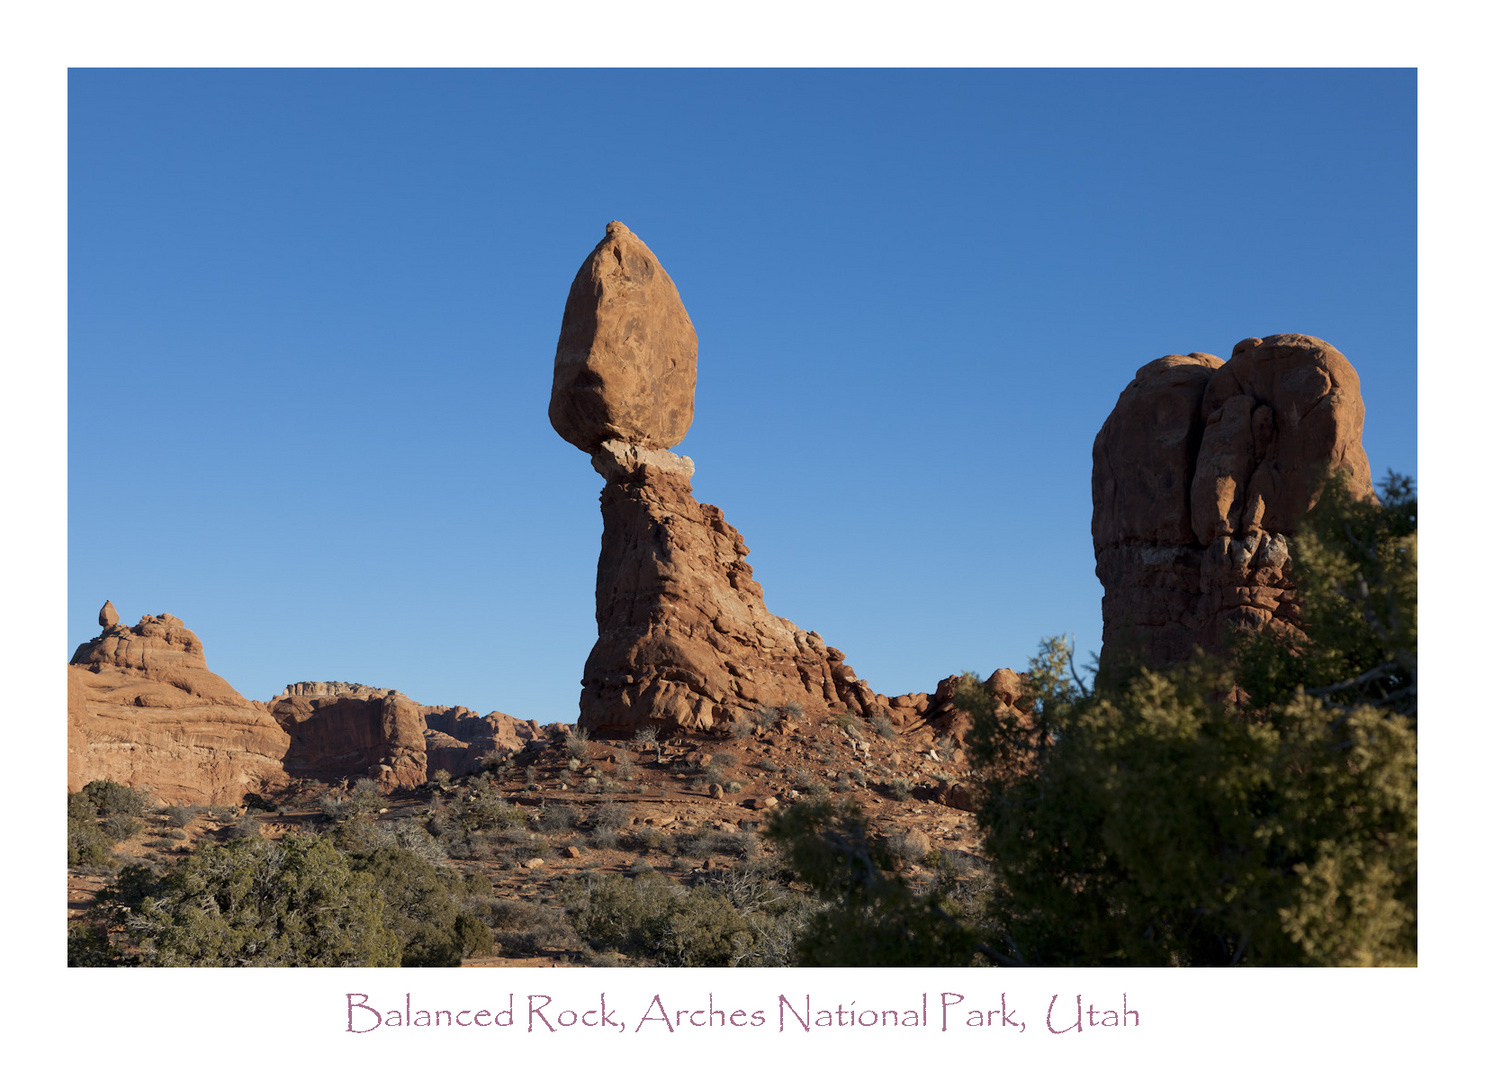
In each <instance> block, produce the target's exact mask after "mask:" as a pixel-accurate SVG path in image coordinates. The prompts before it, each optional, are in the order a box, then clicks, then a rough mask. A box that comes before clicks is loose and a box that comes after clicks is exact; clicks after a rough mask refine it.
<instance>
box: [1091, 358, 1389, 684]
mask: <svg viewBox="0 0 1485 1080" xmlns="http://www.w3.org/2000/svg"><path fill="white" fill-rule="evenodd" d="M1364 417H1365V408H1364V406H1363V404H1362V400H1361V390H1360V380H1359V378H1358V376H1357V374H1356V370H1355V369H1354V368H1353V367H1352V366H1351V364H1350V362H1349V361H1347V359H1346V358H1345V357H1344V356H1343V355H1341V353H1340V351H1339V350H1338V349H1336V348H1335V347H1334V346H1332V345H1329V344H1327V343H1326V342H1324V341H1320V340H1319V339H1317V338H1311V337H1305V336H1303V335H1300V334H1277V335H1274V336H1271V337H1266V338H1262V339H1260V338H1247V339H1245V340H1243V341H1240V342H1238V344H1237V345H1236V346H1235V347H1234V348H1233V351H1232V357H1231V359H1230V360H1228V361H1227V363H1225V364H1224V363H1223V362H1222V361H1221V360H1219V359H1218V358H1217V357H1215V356H1212V355H1210V354H1207V353H1192V354H1190V355H1187V356H1164V357H1161V358H1160V359H1158V360H1153V361H1151V362H1150V363H1148V364H1146V365H1145V366H1144V367H1142V368H1140V369H1139V371H1138V372H1136V374H1135V378H1134V380H1133V381H1132V382H1131V383H1130V384H1129V385H1128V386H1127V387H1126V388H1125V390H1124V392H1123V393H1122V394H1120V396H1119V401H1118V403H1117V404H1116V405H1115V406H1114V410H1113V412H1112V413H1110V415H1109V418H1108V420H1107V421H1105V423H1104V425H1103V428H1102V430H1100V431H1099V433H1098V437H1097V438H1096V439H1095V440H1094V444H1093V547H1094V552H1095V555H1096V557H1097V570H1098V577H1099V580H1100V581H1101V582H1103V585H1104V599H1103V616H1104V637H1103V642H1104V644H1103V655H1102V659H1101V664H1100V667H1101V670H1102V672H1103V674H1104V675H1105V676H1106V677H1110V678H1114V679H1117V678H1119V677H1121V676H1122V675H1123V674H1125V673H1127V672H1128V671H1130V670H1132V669H1134V668H1136V667H1139V666H1142V665H1144V666H1153V667H1160V666H1166V665H1169V664H1172V663H1176V662H1179V661H1181V660H1184V659H1187V658H1188V657H1190V656H1191V655H1192V652H1193V650H1195V649H1197V648H1200V649H1202V650H1204V651H1206V652H1209V653H1211V652H1218V651H1220V650H1221V649H1222V648H1223V645H1224V642H1225V640H1226V637H1227V634H1228V633H1229V631H1230V629H1232V628H1234V627H1236V628H1244V629H1254V628H1258V627H1261V626H1264V625H1266V624H1268V623H1269V622H1272V621H1277V622H1279V623H1280V624H1281V625H1283V626H1285V627H1289V628H1297V626H1298V620H1299V610H1298V606H1297V599H1296V594H1295V586H1294V581H1293V577H1292V561H1291V559H1290V556H1289V548H1288V544H1289V537H1290V536H1291V535H1292V534H1293V531H1294V529H1295V528H1296V526H1297V525H1298V523H1299V520H1300V518H1301V517H1302V516H1303V515H1304V514H1305V513H1306V512H1307V511H1308V510H1309V509H1310V508H1311V507H1312V506H1314V504H1315V502H1316V500H1317V499H1318V498H1319V495H1320V492H1321V489H1322V487H1323V485H1324V483H1325V478H1326V476H1327V474H1329V473H1331V472H1333V471H1336V470H1342V471H1344V472H1346V473H1347V474H1348V475H1349V477H1350V481H1349V482H1350V486H1351V488H1352V490H1353V491H1354V493H1355V494H1356V495H1357V496H1358V497H1361V498H1367V497H1372V487H1371V469H1370V466H1369V465H1368V463H1367V459H1366V454H1365V452H1364V451H1363V450H1362V447H1361V429H1362V422H1363V420H1364Z"/></svg>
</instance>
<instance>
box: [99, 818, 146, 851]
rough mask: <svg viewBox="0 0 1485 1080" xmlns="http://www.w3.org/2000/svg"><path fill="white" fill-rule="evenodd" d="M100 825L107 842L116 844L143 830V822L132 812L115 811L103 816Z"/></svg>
mask: <svg viewBox="0 0 1485 1080" xmlns="http://www.w3.org/2000/svg"><path fill="white" fill-rule="evenodd" d="M101 827H102V829H103V835H104V836H106V837H108V839H109V842H110V843H113V844H117V843H119V842H120V841H123V840H127V839H129V838H130V837H131V836H138V835H139V834H140V833H141V832H143V831H144V822H143V821H142V820H140V819H139V818H137V817H135V816H134V815H133V814H118V813H115V814H110V815H109V816H108V817H106V818H104V819H103V823H102V826H101Z"/></svg>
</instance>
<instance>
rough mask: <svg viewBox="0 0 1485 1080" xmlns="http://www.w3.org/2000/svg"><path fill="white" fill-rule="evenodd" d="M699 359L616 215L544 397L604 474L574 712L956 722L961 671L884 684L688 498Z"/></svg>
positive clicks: (701, 722)
mask: <svg viewBox="0 0 1485 1080" xmlns="http://www.w3.org/2000/svg"><path fill="white" fill-rule="evenodd" d="M595 282H597V283H598V285H597V286H595V284H594V283H595ZM595 328H596V329H595ZM695 370H696V337H695V331H694V329H692V327H691V322H690V319H689V317H687V316H686V313H685V308H684V306H683V305H682V304H681V302H680V297H679V294H678V293H677V292H676V289H675V285H674V283H673V282H672V281H671V279H670V277H669V275H667V274H666V273H665V272H664V270H663V269H662V268H661V267H660V264H659V261H658V260H657V259H655V256H654V254H653V253H652V252H651V251H650V250H649V248H647V247H645V246H644V245H643V244H641V243H640V242H639V241H638V239H637V238H636V237H635V236H634V234H633V233H631V232H630V231H629V230H628V229H627V228H625V227H624V226H623V224H622V223H620V222H611V223H610V224H609V226H608V230H607V235H606V236H605V238H604V240H603V241H602V242H601V243H600V244H599V245H598V247H597V248H595V249H594V251H593V252H592V253H591V254H590V255H589V256H588V258H587V260H586V261H585V262H584V263H583V265H582V267H581V268H580V269H579V270H578V274H577V277H576V279H575V280H574V282H573V286H572V289H571V291H570V292H569V294H568V300H567V307H566V310H565V311H564V313H563V322H562V332H561V334H560V336H559V339H558V348H557V357H556V361H555V363H554V371H553V379H552V401H551V406H550V408H549V410H548V413H549V416H550V417H551V419H552V426H553V427H554V428H555V429H556V430H557V433H558V434H559V435H561V436H562V437H563V438H564V439H567V440H568V441H569V442H571V443H573V445H575V446H577V447H578V448H579V449H582V450H584V451H585V452H587V453H588V454H589V455H590V456H591V460H592V464H593V467H594V469H595V470H597V472H598V473H599V475H601V476H602V477H603V478H604V480H605V481H606V483H605V486H604V489H603V493H602V495H601V496H600V505H601V507H602V512H603V548H602V552H601V554H600V556H599V560H598V584H597V590H596V616H597V622H598V641H597V643H596V644H595V645H594V646H593V651H592V653H591V654H590V655H589V657H588V662H587V665H586V667H585V668H584V673H583V692H582V697H581V700H580V718H579V721H578V722H579V723H580V724H581V725H582V726H583V727H586V728H589V729H591V730H593V731H595V732H597V733H599V734H601V735H607V736H622V735H627V734H632V733H633V732H634V731H636V730H639V729H641V728H644V727H648V726H655V727H658V728H660V729H662V730H664V729H680V730H683V731H714V730H725V729H726V728H727V726H728V725H730V724H731V723H732V722H733V721H737V720H742V719H744V718H746V717H747V716H748V714H750V713H751V712H753V711H754V710H755V709H758V708H779V707H783V706H786V705H791V704H792V705H796V706H798V707H799V708H800V709H802V710H803V711H804V712H805V713H807V714H810V715H814V716H820V715H825V714H827V713H842V712H849V713H854V714H857V715H860V716H873V717H875V716H880V717H883V718H885V719H887V720H888V721H890V722H891V723H892V724H893V726H894V727H896V728H897V729H898V730H903V731H906V730H912V729H914V728H916V727H919V726H921V725H922V724H924V723H934V724H936V725H939V726H943V727H944V728H945V729H946V730H948V729H951V728H952V729H953V730H954V731H956V732H957V733H962V729H963V723H962V721H961V720H959V719H958V718H957V717H956V715H955V714H954V711H953V708H952V698H953V686H954V680H952V679H950V680H944V681H943V682H942V683H940V685H939V688H938V690H937V691H935V692H934V693H933V694H928V693H919V694H910V695H903V696H900V697H893V698H888V697H886V696H884V695H881V694H878V693H876V692H874V691H873V690H872V689H871V688H870V687H869V686H868V685H867V684H866V682H865V680H863V679H859V678H857V677H856V674H855V672H853V671H852V670H851V668H850V667H849V666H847V664H846V663H845V654H844V653H842V652H841V651H840V650H839V649H835V648H831V647H830V646H828V645H826V644H825V642H824V641H823V640H821V638H820V636H819V635H818V634H815V633H810V632H806V631H803V630H801V629H800V628H799V627H798V626H796V625H794V624H793V623H792V622H790V621H788V620H787V619H782V618H779V617H778V616H776V615H774V614H772V613H770V612H769V610H768V608H767V607H766V606H765V605H764V602H763V589H762V587H761V586H759V584H758V583H757V582H756V581H754V580H753V569H752V567H751V566H749V565H748V563H747V561H746V556H747V554H748V548H747V545H746V544H745V543H744V542H743V538H742V535H741V534H740V533H739V532H738V531H737V530H736V529H735V528H733V527H732V526H731V525H730V524H728V523H727V521H726V520H725V519H724V518H723V515H722V511H721V510H719V509H718V508H717V507H715V506H710V505H707V504H705V503H700V502H697V500H696V498H695V496H694V495H693V494H692V491H691V477H692V475H693V474H694V472H695V465H694V463H693V462H692V461H691V459H690V458H686V457H681V456H679V455H677V454H674V453H672V452H671V451H670V450H669V447H672V446H674V445H676V443H678V442H679V441H680V438H681V436H683V435H684V434H685V431H686V429H687V428H688V427H689V425H690V422H691V417H692V413H693V400H694V394H695V385H696V378H695Z"/></svg>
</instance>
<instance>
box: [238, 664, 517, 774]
mask: <svg viewBox="0 0 1485 1080" xmlns="http://www.w3.org/2000/svg"><path fill="white" fill-rule="evenodd" d="M268 708H269V710H270V712H272V714H273V716H274V717H275V718H276V719H277V720H278V722H279V723H280V724H281V725H282V726H283V728H284V730H285V731H286V732H287V733H288V734H289V736H290V740H291V741H290V747H289V751H288V754H287V755H286V757H285V759H284V767H285V769H286V770H287V771H288V773H289V775H290V776H293V777H295V778H300V777H303V778H305V779H312V780H320V781H336V780H340V779H343V778H348V777H359V776H369V777H371V778H372V779H373V780H375V781H376V782H377V784H378V786H379V787H381V788H383V789H385V790H387V791H391V790H395V789H397V788H412V787H416V786H418V785H419V784H421V783H423V782H424V781H426V780H427V779H428V777H429V776H431V775H432V774H433V773H435V772H437V771H438V770H440V769H444V770H446V771H447V772H449V773H450V774H451V775H454V776H461V775H463V774H464V773H467V772H470V771H471V770H473V769H475V768H478V767H479V765H480V764H481V763H482V762H483V761H484V760H485V759H486V758H487V757H489V756H490V755H491V754H492V753H496V752H500V751H505V752H510V753H516V752H519V751H520V750H521V749H522V748H524V747H525V745H526V741H527V740H528V739H533V738H537V737H538V735H539V730H538V728H537V726H536V724H535V723H534V722H533V721H530V720H518V719H516V718H515V717H513V716H507V715H506V714H505V713H500V712H491V713H488V714H486V715H484V716H480V715H479V714H477V713H475V712H474V711H473V710H472V709H467V708H465V707H463V706H453V707H445V706H437V705H434V706H430V705H420V704H418V702H416V701H414V700H412V699H411V698H409V697H407V696H406V695H405V694H402V693H399V692H398V691H396V690H388V689H384V688H382V687H376V686H366V685H364V684H362V683H345V682H299V683H291V684H290V685H289V686H287V687H285V688H284V693H283V694H280V695H278V696H277V697H275V698H274V699H273V700H272V701H271V702H270V703H269V705H268Z"/></svg>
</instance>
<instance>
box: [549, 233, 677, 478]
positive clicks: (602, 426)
mask: <svg viewBox="0 0 1485 1080" xmlns="http://www.w3.org/2000/svg"><path fill="white" fill-rule="evenodd" d="M695 400H696V330H695V329H694V328H693V327H692V325H691V317H690V316H689V315H687V314H686V308H685V305H683V304H682V303H681V297H680V294H679V293H678V292H676V287H675V283H674V282H672V281H671V280H670V275H669V274H667V273H666V272H665V270H664V268H662V267H661V265H660V261H659V260H658V259H656V258H655V256H654V254H653V253H652V252H651V251H650V249H649V248H647V247H645V245H644V243H643V242H642V241H641V240H640V239H639V237H637V236H635V235H634V234H633V233H632V232H630V231H629V230H628V229H627V228H625V227H624V223H623V222H621V221H611V222H609V223H608V231H607V235H605V236H604V238H603V240H602V241H601V242H600V243H599V245H598V246H597V247H595V248H594V249H593V251H592V252H591V253H590V254H589V255H588V258H587V259H586V260H585V261H584V262H583V265H582V267H581V269H579V270H578V273H577V277H575V278H574V279H573V282H572V289H571V290H570V291H569V292H568V294H567V308H566V310H565V311H564V312H563V313H562V333H561V335H560V336H559V337H558V339H557V359H556V364H555V367H554V370H553V373H552V403H551V407H550V408H549V409H548V410H547V416H548V417H549V418H550V420H551V421H552V427H554V428H556V430H557V434H559V435H561V436H562V437H563V438H564V439H566V440H567V441H568V442H570V443H572V444H573V445H574V446H577V447H579V448H581V449H582V450H584V451H586V452H587V453H590V454H591V453H593V452H595V451H596V450H597V449H598V448H599V446H601V445H602V444H603V443H604V442H606V441H608V440H610V439H617V440H620V441H622V442H626V443H631V444H633V445H636V446H644V447H649V448H651V449H657V448H658V449H668V448H669V447H672V446H674V445H675V444H676V443H678V442H680V441H681V439H683V438H684V437H685V435H686V431H687V430H688V429H689V428H690V427H691V416H692V413H693V412H694V409H695Z"/></svg>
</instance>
